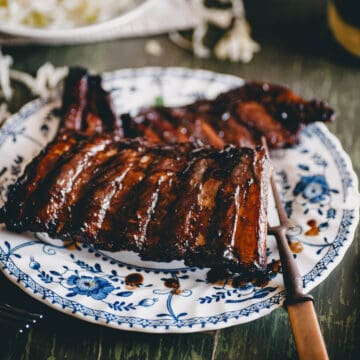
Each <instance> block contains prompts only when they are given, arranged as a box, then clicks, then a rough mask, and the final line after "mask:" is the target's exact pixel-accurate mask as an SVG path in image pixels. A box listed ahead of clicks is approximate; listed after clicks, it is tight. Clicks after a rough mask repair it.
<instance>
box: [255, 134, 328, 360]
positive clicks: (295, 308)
mask: <svg viewBox="0 0 360 360" xmlns="http://www.w3.org/2000/svg"><path fill="white" fill-rule="evenodd" d="M262 144H263V146H264V148H265V150H266V152H267V154H268V155H269V158H270V153H269V150H268V147H267V143H266V140H265V138H262ZM270 185H271V189H272V193H273V196H274V201H275V206H276V210H277V213H278V217H279V225H277V226H269V230H268V233H269V234H270V235H273V236H274V237H275V239H276V243H277V246H278V250H279V255H280V261H281V267H282V272H283V278H284V285H285V290H286V301H285V306H286V308H287V312H288V314H289V319H290V325H291V330H292V334H293V338H294V341H295V346H296V349H297V353H298V356H299V359H300V360H308V359H311V360H328V359H329V357H328V354H327V350H326V346H325V342H324V339H323V336H322V334H321V330H320V326H319V322H318V319H317V317H316V313H315V308H314V298H313V297H312V296H311V295H310V294H305V293H304V291H303V281H302V278H301V275H300V272H299V269H298V267H297V265H296V262H295V260H294V258H293V256H292V253H291V251H290V248H289V243H288V238H287V234H288V232H289V231H290V230H292V229H294V224H293V223H292V222H291V221H290V220H289V218H288V217H287V215H286V212H285V210H284V207H283V205H282V201H281V199H280V195H279V193H278V191H277V188H276V184H275V181H274V178H273V176H272V175H271V176H270Z"/></svg>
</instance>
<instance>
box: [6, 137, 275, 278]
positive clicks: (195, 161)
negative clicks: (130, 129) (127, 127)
mask: <svg viewBox="0 0 360 360" xmlns="http://www.w3.org/2000/svg"><path fill="white" fill-rule="evenodd" d="M61 137H62V138H63V139H64V138H66V137H65V134H63V135H61ZM70 138H71V135H70V134H67V138H66V139H67V141H68V142H69V143H72V142H70ZM77 140H80V141H78V143H77V145H75V146H72V147H71V148H69V149H68V150H67V151H66V152H65V153H64V151H63V153H62V155H60V154H59V157H58V160H56V162H57V166H56V167H54V166H53V167H52V168H50V167H49V166H48V167H46V169H47V171H48V173H47V174H46V179H45V180H43V181H42V183H41V184H39V185H38V188H37V189H36V190H35V191H33V193H32V194H29V196H28V197H26V198H24V207H25V209H27V212H26V216H23V214H22V213H21V212H17V213H15V212H14V211H13V210H12V204H11V203H10V202H7V203H6V204H5V210H4V214H6V215H7V214H10V211H11V216H5V217H4V220H5V223H6V225H7V227H8V228H11V229H13V230H16V231H23V230H30V231H38V232H46V233H48V234H49V235H50V236H51V237H56V238H62V239H68V238H75V239H76V240H78V241H81V242H87V243H91V244H94V245H95V246H96V247H97V248H100V249H105V250H110V251H115V250H122V249H126V250H133V251H135V252H137V253H139V254H140V256H141V257H142V258H143V259H150V260H156V261H171V260H175V259H183V260H185V263H186V264H187V265H201V266H209V267H212V266H219V265H224V264H225V265H226V266H229V267H232V268H233V269H235V270H236V271H240V270H241V271H250V272H253V271H264V270H265V265H266V263H265V259H266V254H265V246H264V244H265V239H266V207H267V200H266V188H267V182H266V181H263V176H264V175H263V174H265V175H266V171H267V168H268V166H269V164H268V162H267V160H266V158H265V154H264V151H262V150H252V149H248V148H242V149H240V148H235V147H233V146H227V147H225V148H224V150H215V149H213V148H210V147H208V148H197V147H196V146H194V145H191V144H189V143H186V144H178V145H171V146H164V145H154V144H152V143H149V142H148V141H143V140H121V141H119V140H116V137H113V136H111V135H109V134H107V135H106V134H104V135H95V136H92V137H89V138H83V137H81V138H79V137H77V136H76V135H74V138H73V143H75V142H76V141H77ZM59 147H60V140H59V138H58V140H57V141H55V142H54V143H53V144H50V145H49V146H48V149H49V150H53V149H55V148H59ZM48 157H49V154H48V152H46V151H43V152H41V153H40V154H39V155H38V157H36V158H35V159H34V160H33V161H32V163H31V164H30V165H28V167H27V168H26V170H25V174H30V173H31V171H30V170H31V169H33V170H34V169H35V170H36V171H38V169H39V166H36V165H35V164H43V165H45V164H46V161H47V160H46V159H48ZM34 176H35V177H36V176H39V174H38V173H36V174H34ZM34 176H29V175H28V176H27V177H24V178H23V180H22V184H21V186H14V187H13V188H12V190H11V191H12V195H11V197H12V198H13V199H15V198H21V196H22V194H23V191H24V190H23V189H31V184H32V181H33V179H34V178H35V177H34ZM20 216H22V218H24V219H26V221H21V220H20ZM20 222H21V224H22V227H21V228H18V227H16V226H14V224H18V223H20ZM215 229H219V231H217V232H216V231H215ZM259 245H260V246H259Z"/></svg>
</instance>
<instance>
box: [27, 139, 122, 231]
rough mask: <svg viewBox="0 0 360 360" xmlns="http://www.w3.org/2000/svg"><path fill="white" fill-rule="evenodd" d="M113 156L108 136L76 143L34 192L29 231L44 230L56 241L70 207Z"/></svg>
mask: <svg viewBox="0 0 360 360" xmlns="http://www.w3.org/2000/svg"><path fill="white" fill-rule="evenodd" d="M116 152H117V149H116V143H114V141H113V137H112V136H111V135H108V136H105V135H104V136H94V137H93V138H91V140H89V141H83V142H81V143H79V144H78V146H76V147H75V148H74V151H73V153H72V156H71V157H70V158H69V159H67V161H63V163H62V164H60V166H59V167H58V168H56V169H55V170H54V171H53V173H52V174H51V176H49V178H48V179H47V183H46V184H45V186H44V187H42V188H41V189H39V191H38V192H37V194H36V197H35V198H36V200H35V202H34V206H33V208H32V213H33V218H32V219H31V221H30V224H29V226H30V228H29V230H31V231H41V229H43V228H44V227H45V228H46V229H47V230H46V231H47V232H48V233H49V234H50V235H51V236H53V237H58V236H59V232H60V231H61V230H62V228H63V227H64V225H65V223H66V222H68V221H71V219H70V217H71V216H72V213H71V207H72V206H74V205H75V203H76V202H77V201H78V199H79V198H80V196H81V194H82V193H83V191H84V189H86V187H87V186H88V184H89V183H91V178H92V177H93V176H94V174H95V173H96V170H97V168H98V167H99V166H100V165H101V163H103V162H105V161H106V160H107V159H109V158H110V157H112V156H114V155H115V154H116Z"/></svg>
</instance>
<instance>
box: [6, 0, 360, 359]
mask: <svg viewBox="0 0 360 360" xmlns="http://www.w3.org/2000/svg"><path fill="white" fill-rule="evenodd" d="M247 3H248V7H249V10H248V14H249V17H250V20H251V22H252V24H253V27H254V37H255V38H256V39H257V40H258V41H259V42H260V44H261V45H262V50H261V52H260V53H259V54H257V55H256V56H255V58H254V60H253V61H252V62H251V63H250V64H247V65H243V64H231V63H227V62H219V61H216V60H214V59H210V60H199V59H194V57H193V56H192V55H191V54H190V53H188V52H186V51H183V50H181V49H179V48H177V47H176V46H175V45H173V44H172V43H171V42H170V41H169V40H168V39H167V37H166V36H161V37H158V38H157V40H158V41H159V42H160V44H161V45H162V47H163V49H164V53H163V55H162V56H160V57H156V56H152V55H149V54H147V53H146V52H145V50H144V45H145V42H146V39H132V40H121V41H113V42H107V43H102V44H91V45H83V46H62V47H23V48H7V49H4V52H5V53H10V54H12V55H13V57H14V60H15V66H16V68H18V69H23V70H26V71H28V72H35V71H36V69H37V68H38V67H39V66H40V65H42V64H43V63H44V62H46V61H50V62H52V63H53V64H55V65H57V66H63V65H76V64H79V65H84V66H86V67H88V68H91V69H93V70H96V71H103V70H113V69H119V68H125V67H142V66H185V67H190V68H203V69H209V70H213V71H217V72H223V73H230V74H235V75H239V76H241V77H244V78H246V79H257V80H266V81H272V82H276V83H280V84H286V85H288V86H290V87H291V88H292V89H294V90H295V91H296V92H298V93H300V94H301V95H303V96H304V97H306V98H311V97H317V98H323V99H327V100H328V101H329V102H330V104H331V105H332V106H333V107H334V108H335V109H336V111H337V114H338V117H337V122H336V123H335V124H334V125H331V131H332V132H333V133H335V134H336V135H337V136H338V137H339V139H340V140H341V142H342V144H343V146H344V148H345V149H346V151H347V152H348V153H349V154H350V155H351V158H352V160H353V164H354V167H355V170H356V172H357V173H358V174H359V170H360V121H359V114H360V67H359V61H358V60H356V59H352V58H350V57H348V56H347V55H346V54H345V53H344V52H343V51H341V49H339V48H338V47H337V46H336V45H335V44H334V43H333V42H332V40H331V38H330V36H329V33H328V31H327V28H326V19H325V9H324V5H325V2H324V1H317V2H315V3H316V5H312V6H310V8H306V9H305V10H304V7H303V6H302V4H304V2H300V1H294V0H293V1H288V2H285V1H282V2H281V1H273V2H272V4H273V6H272V7H270V5H266V9H265V10H266V11H265V10H264V11H262V12H261V13H259V11H258V10H257V9H258V8H257V6H258V5H259V4H260V1H254V2H253V3H251V2H250V1H248V2H247ZM262 3H263V2H262ZM284 4H286V5H284ZM284 6H285V7H284ZM308 7H309V5H308ZM28 98H29V94H28V93H27V92H26V91H25V90H24V89H23V88H21V87H20V86H19V87H17V92H16V97H15V100H14V102H13V104H12V106H13V108H16V107H17V106H19V104H20V103H23V102H24V101H25V100H26V99H28ZM359 240H360V239H359V234H358V233H357V235H356V238H355V240H354V242H353V244H352V245H351V247H350V249H349V250H348V252H347V254H346V256H345V258H344V260H343V261H342V263H341V264H340V265H339V266H338V267H337V268H336V269H335V270H334V271H333V272H332V273H331V275H330V276H329V277H328V278H327V279H326V280H325V281H324V282H323V283H322V284H321V285H319V286H318V287H317V288H316V289H315V290H314V291H312V294H313V296H314V297H315V301H316V302H315V307H316V311H317V314H318V317H319V321H320V325H321V328H322V331H323V334H324V338H325V341H326V343H327V347H328V351H329V354H330V357H331V358H332V359H342V360H345V359H358V358H359V354H360V254H359V251H360V247H359ZM0 289H1V290H0V299H1V301H2V300H6V301H8V302H11V303H13V304H16V305H18V306H20V307H21V306H23V307H27V308H32V309H35V310H37V311H40V312H42V313H44V314H45V315H46V318H45V320H44V321H42V323H41V324H39V325H38V326H36V327H35V328H33V329H32V330H30V331H28V332H27V333H25V334H23V335H21V334H16V332H15V331H14V330H12V329H4V328H2V329H1V330H0V331H1V333H0V344H1V346H0V359H8V360H10V359H11V360H17V359H39V360H41V359H48V360H55V359H57V360H58V359H89V360H91V359H97V360H100V359H117V360H118V359H262V360H263V359H296V350H295V347H294V343H293V340H292V337H291V332H290V327H289V322H288V317H287V313H286V311H285V310H284V309H282V308H281V309H278V310H276V311H273V312H272V313H271V314H270V315H268V316H266V317H263V318H261V319H259V320H256V321H254V322H251V323H248V324H245V325H241V326H235V327H231V328H228V329H225V330H221V331H213V332H207V333H195V334H185V335H149V334H141V333H130V332H124V331H116V330H112V329H109V328H105V327H99V326H95V325H91V324H88V323H86V322H82V321H79V320H76V319H74V318H71V317H69V316H65V315H62V314H59V313H57V312H56V311H54V310H51V309H49V308H47V307H46V306H44V305H42V304H39V303H37V302H35V301H34V300H32V299H31V298H30V297H28V296H26V295H24V294H23V293H22V292H21V291H20V290H19V289H18V288H17V287H16V286H15V285H13V284H10V283H9V282H8V281H7V280H6V279H5V278H4V277H3V276H2V275H1V276H0Z"/></svg>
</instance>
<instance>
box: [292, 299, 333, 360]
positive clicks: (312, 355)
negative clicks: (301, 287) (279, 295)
mask: <svg viewBox="0 0 360 360" xmlns="http://www.w3.org/2000/svg"><path fill="white" fill-rule="evenodd" d="M287 311H288V314H289V318H290V324H291V330H292V333H293V337H294V340H295V345H296V349H297V352H298V356H299V360H308V359H311V360H328V359H329V357H328V354H327V351H326V346H325V342H324V339H323V337H322V334H321V330H320V326H319V322H318V319H317V317H316V313H315V309H314V304H313V302H312V301H304V302H300V303H297V304H292V305H288V306H287Z"/></svg>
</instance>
